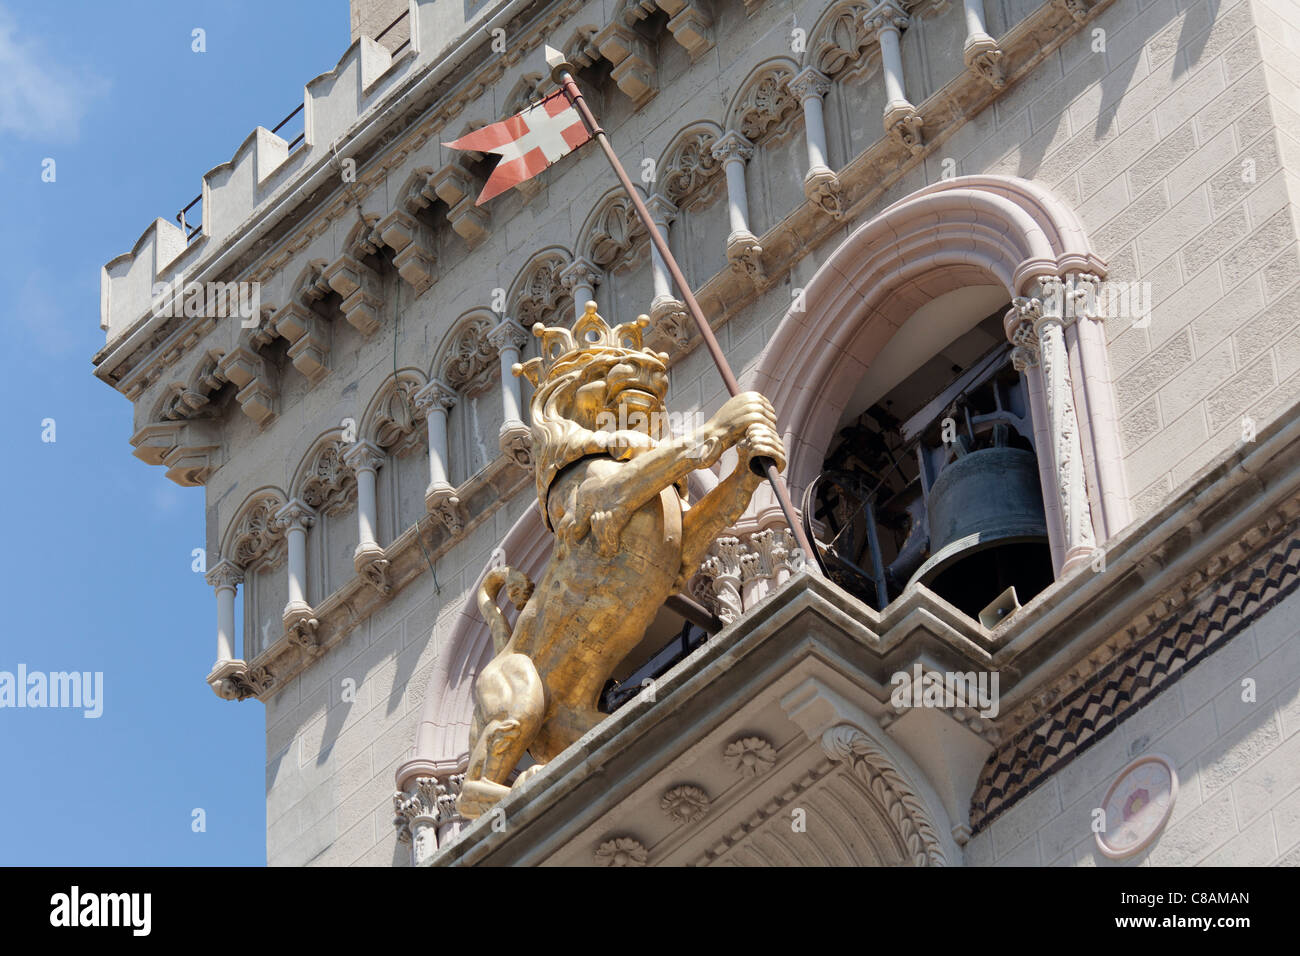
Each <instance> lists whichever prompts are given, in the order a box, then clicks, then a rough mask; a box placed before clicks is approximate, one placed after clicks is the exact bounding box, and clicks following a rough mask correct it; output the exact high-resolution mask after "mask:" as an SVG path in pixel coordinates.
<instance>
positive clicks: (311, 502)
mask: <svg viewBox="0 0 1300 956" xmlns="http://www.w3.org/2000/svg"><path fill="white" fill-rule="evenodd" d="M347 448H348V446H346V445H345V444H344V443H343V442H341V441H327V442H324V443H323V444H322V445H320V446H319V447H318V448H317V449H316V452H315V454H314V456H313V458H312V460H311V464H310V466H309V467H308V469H307V471H306V473H305V474H304V475H303V477H302V478H301V479H300V482H301V483H300V484H299V487H298V496H299V497H300V498H301V499H302V503H303V504H304V505H306V507H307V509H308V511H309V513H310V514H311V518H309V519H308V520H307V527H310V526H311V521H312V520H314V517H315V513H319V514H322V515H325V516H326V517H334V516H335V515H342V514H347V513H348V512H349V511H351V510H352V507H353V504H354V502H355V501H356V493H357V479H356V474H355V473H354V472H353V470H352V467H351V466H350V465H349V464H348V462H347V460H346V459H345V458H344V452H345V451H346V450H347Z"/></svg>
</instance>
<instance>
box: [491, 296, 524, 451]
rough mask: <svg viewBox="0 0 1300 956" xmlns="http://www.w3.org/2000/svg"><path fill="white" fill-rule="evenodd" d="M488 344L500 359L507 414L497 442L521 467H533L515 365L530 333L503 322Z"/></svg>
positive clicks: (514, 323) (521, 327) (511, 322)
mask: <svg viewBox="0 0 1300 956" xmlns="http://www.w3.org/2000/svg"><path fill="white" fill-rule="evenodd" d="M487 338H488V342H489V343H491V345H492V347H493V348H495V349H496V350H497V354H498V356H499V357H500V359H501V410H502V412H503V413H504V415H503V419H504V420H503V421H502V422H501V431H500V432H499V433H498V435H497V443H498V445H499V446H500V448H501V452H502V454H504V455H505V456H506V457H507V458H509V459H510V460H511V461H513V462H514V463H515V464H516V465H518V466H519V467H520V468H532V466H533V458H532V451H531V449H532V431H531V430H530V429H529V427H528V426H527V425H525V424H524V419H523V397H522V395H521V394H520V388H519V376H517V375H515V373H514V367H515V363H517V362H518V361H519V351H520V350H521V349H522V348H523V347H524V346H525V345H527V344H528V333H527V332H525V331H524V328H523V326H522V325H520V324H519V323H518V322H516V321H515V320H514V319H503V320H502V321H501V324H500V325H498V326H497V327H496V328H494V329H493V330H492V331H491V332H489V333H488V336H487Z"/></svg>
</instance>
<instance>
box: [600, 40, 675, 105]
mask: <svg viewBox="0 0 1300 956" xmlns="http://www.w3.org/2000/svg"><path fill="white" fill-rule="evenodd" d="M593 40H594V42H595V44H596V47H597V48H598V49H599V50H600V55H601V56H603V57H604V58H605V59H607V60H608V61H609V62H610V63H611V64H612V66H613V70H611V71H610V76H611V77H612V78H613V80H614V82H615V83H617V84H618V88H619V89H620V90H622V91H623V92H624V93H625V94H627V96H628V97H629V98H631V100H632V106H633V108H634V109H640V108H641V107H642V106H644V105H645V104H646V103H648V102H650V100H651V99H652V98H653V97H654V95H655V94H656V93H658V92H659V85H658V82H657V80H656V78H655V67H654V53H653V52H652V51H651V50H650V46H649V44H647V43H646V42H645V40H643V39H642V38H641V37H640V36H638V35H637V33H636V32H635V31H634V30H633V29H632V28H631V27H629V26H627V25H625V24H623V23H619V22H618V21H614V22H613V23H609V24H607V25H606V26H605V27H604V29H602V30H601V31H600V32H599V33H597V34H596V35H595V37H593Z"/></svg>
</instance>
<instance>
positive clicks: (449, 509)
mask: <svg viewBox="0 0 1300 956" xmlns="http://www.w3.org/2000/svg"><path fill="white" fill-rule="evenodd" d="M424 508H425V510H426V511H427V512H428V513H429V514H431V515H433V516H434V517H435V518H437V519H438V520H439V521H440V522H442V525H443V527H445V528H446V529H447V531H448V532H449V533H450V534H451V535H453V536H455V535H458V534H460V533H461V532H462V531H464V530H465V508H464V506H463V505H462V504H461V501H460V496H459V495H457V494H456V489H455V488H453V487H452V486H451V485H449V484H445V483H444V484H433V485H429V487H428V488H426V489H425V491H424Z"/></svg>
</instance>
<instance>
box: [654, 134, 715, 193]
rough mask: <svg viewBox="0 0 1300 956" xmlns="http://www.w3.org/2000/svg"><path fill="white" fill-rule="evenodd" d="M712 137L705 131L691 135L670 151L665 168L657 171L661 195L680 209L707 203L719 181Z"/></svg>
mask: <svg viewBox="0 0 1300 956" xmlns="http://www.w3.org/2000/svg"><path fill="white" fill-rule="evenodd" d="M713 144H714V137H713V134H712V133H711V132H709V131H708V130H700V131H698V132H695V133H691V134H689V135H687V136H686V138H685V139H683V140H682V141H681V142H680V143H679V144H678V145H677V147H676V148H675V149H674V150H673V153H672V156H671V157H670V158H669V160H668V164H667V168H666V169H664V170H661V171H660V182H661V183H662V187H661V188H662V189H663V195H664V198H665V199H667V200H668V201H669V202H670V203H672V204H673V205H674V206H677V207H678V208H679V209H691V208H696V207H698V206H703V205H706V204H708V203H709V202H710V201H712V199H713V198H714V196H715V194H716V192H717V190H716V188H713V187H715V186H716V184H718V183H720V182H721V181H722V180H721V179H719V178H718V173H719V172H721V171H722V163H721V161H720V160H719V158H718V156H717V154H715V153H714V152H713Z"/></svg>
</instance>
